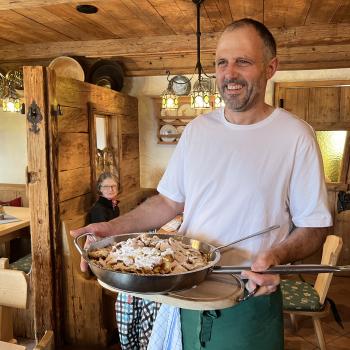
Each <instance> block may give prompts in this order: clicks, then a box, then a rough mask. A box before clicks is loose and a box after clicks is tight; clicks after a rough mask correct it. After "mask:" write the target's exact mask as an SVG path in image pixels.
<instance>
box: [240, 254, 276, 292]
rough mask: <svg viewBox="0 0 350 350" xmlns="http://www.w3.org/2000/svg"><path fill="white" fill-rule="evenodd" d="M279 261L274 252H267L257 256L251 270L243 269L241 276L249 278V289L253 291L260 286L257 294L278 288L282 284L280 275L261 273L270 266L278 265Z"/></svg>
mask: <svg viewBox="0 0 350 350" xmlns="http://www.w3.org/2000/svg"><path fill="white" fill-rule="evenodd" d="M278 264H279V261H278V259H277V257H276V256H275V255H274V254H273V253H272V252H265V253H262V254H260V255H258V256H257V258H256V259H255V261H254V263H253V264H252V266H251V271H243V272H242V274H241V276H242V277H243V278H247V279H248V285H247V289H248V290H249V291H252V290H253V289H255V288H256V287H257V286H258V287H259V288H258V290H257V292H256V293H255V296H259V295H268V294H271V293H273V292H275V291H276V290H277V287H278V285H279V284H280V276H279V275H272V274H261V273H259V272H261V271H265V270H267V269H268V268H269V267H270V266H274V265H278Z"/></svg>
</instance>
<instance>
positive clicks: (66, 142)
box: [58, 133, 90, 171]
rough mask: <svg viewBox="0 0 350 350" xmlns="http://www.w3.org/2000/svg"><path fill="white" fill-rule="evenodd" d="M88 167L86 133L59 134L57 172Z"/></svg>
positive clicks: (88, 148)
mask: <svg viewBox="0 0 350 350" xmlns="http://www.w3.org/2000/svg"><path fill="white" fill-rule="evenodd" d="M89 165H90V144H89V135H88V134H87V133H60V135H59V156H58V169H59V171H63V170H69V169H75V168H83V167H87V166H89Z"/></svg>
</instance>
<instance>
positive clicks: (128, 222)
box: [71, 195, 184, 237]
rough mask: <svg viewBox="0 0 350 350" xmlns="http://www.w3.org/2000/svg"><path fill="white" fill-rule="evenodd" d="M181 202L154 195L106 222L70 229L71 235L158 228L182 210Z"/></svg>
mask: <svg viewBox="0 0 350 350" xmlns="http://www.w3.org/2000/svg"><path fill="white" fill-rule="evenodd" d="M183 208H184V205H183V203H178V202H175V201H173V200H171V199H169V198H167V197H164V196H162V195H156V196H153V197H151V198H149V199H147V200H146V201H145V202H143V203H142V204H140V205H139V206H137V207H136V208H135V209H133V210H131V211H130V212H128V213H126V214H124V215H122V216H119V217H117V218H115V219H113V220H110V221H108V222H101V223H95V224H90V225H87V226H85V227H82V228H79V229H77V230H73V231H71V235H72V236H73V237H76V236H79V235H81V234H82V233H87V232H91V233H94V234H96V235H98V236H102V237H105V236H113V235H118V234H122V233H131V232H142V231H148V230H151V229H155V228H159V227H161V226H162V225H164V224H165V223H167V222H168V221H170V220H171V219H173V218H174V217H175V216H176V215H178V214H181V213H182V212H183Z"/></svg>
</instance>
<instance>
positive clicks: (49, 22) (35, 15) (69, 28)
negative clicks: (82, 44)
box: [15, 7, 89, 40]
mask: <svg viewBox="0 0 350 350" xmlns="http://www.w3.org/2000/svg"><path fill="white" fill-rule="evenodd" d="M15 11H16V12H17V13H18V14H20V15H22V16H26V17H27V18H28V19H30V20H32V21H35V22H38V23H40V24H42V25H43V26H45V27H46V28H48V29H49V30H50V29H51V30H55V31H56V32H59V33H61V34H64V35H65V36H67V37H68V38H71V39H72V40H88V38H89V37H88V35H87V34H86V32H85V31H84V30H82V29H80V28H79V27H77V26H76V25H74V24H71V23H69V22H67V21H65V20H64V19H62V18H61V17H59V16H57V15H55V14H53V13H51V12H49V11H47V10H46V9H44V8H42V7H36V8H35V9H32V10H31V9H23V8H19V9H16V10H15Z"/></svg>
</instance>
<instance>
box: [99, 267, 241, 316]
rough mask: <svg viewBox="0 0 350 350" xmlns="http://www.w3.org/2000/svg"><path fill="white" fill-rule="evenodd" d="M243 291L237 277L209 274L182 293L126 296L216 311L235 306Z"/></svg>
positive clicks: (192, 308)
mask: <svg viewBox="0 0 350 350" xmlns="http://www.w3.org/2000/svg"><path fill="white" fill-rule="evenodd" d="M98 282H99V283H100V285H101V286H102V287H103V288H106V289H108V290H110V291H112V292H115V293H118V292H123V291H120V290H118V289H117V288H114V287H112V286H110V285H108V284H106V283H104V282H102V281H101V280H98ZM243 291H244V287H243V283H242V282H241V280H240V279H239V278H238V277H237V276H235V275H221V274H218V275H215V274H211V275H210V276H209V277H208V278H207V279H206V280H205V281H204V282H202V283H201V284H199V285H198V286H196V287H193V288H191V289H187V290H184V291H179V292H170V293H168V294H140V293H128V294H130V295H132V296H135V297H138V298H144V299H148V300H151V301H156V302H159V303H163V304H168V305H172V306H176V307H180V308H182V309H190V310H218V309H225V308H228V307H232V306H233V305H235V304H237V302H239V298H240V297H241V296H242V295H243Z"/></svg>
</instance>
